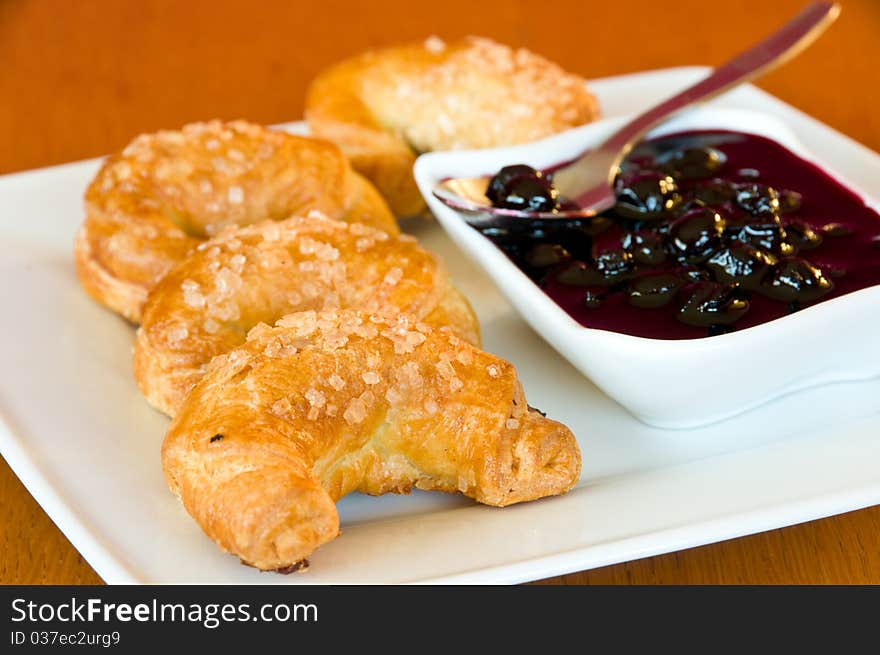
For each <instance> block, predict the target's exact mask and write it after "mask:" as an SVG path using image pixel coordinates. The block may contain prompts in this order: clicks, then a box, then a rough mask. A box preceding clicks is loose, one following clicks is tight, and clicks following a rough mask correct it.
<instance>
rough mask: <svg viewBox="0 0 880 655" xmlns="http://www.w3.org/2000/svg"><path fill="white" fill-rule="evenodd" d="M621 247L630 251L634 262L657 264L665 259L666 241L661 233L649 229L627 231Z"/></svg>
mask: <svg viewBox="0 0 880 655" xmlns="http://www.w3.org/2000/svg"><path fill="white" fill-rule="evenodd" d="M622 245H623V249H624V250H626V251H627V252H630V253H632V256H633V260H634V261H635V263H636V264H642V265H645V266H657V265H658V264H662V263H663V262H664V261H665V260H666V243H665V239H664V238H663V236H662V235H660V234H658V233H656V232H652V231H650V230H639V231H635V232H627V233H626V234H625V235H624V236H623V240H622Z"/></svg>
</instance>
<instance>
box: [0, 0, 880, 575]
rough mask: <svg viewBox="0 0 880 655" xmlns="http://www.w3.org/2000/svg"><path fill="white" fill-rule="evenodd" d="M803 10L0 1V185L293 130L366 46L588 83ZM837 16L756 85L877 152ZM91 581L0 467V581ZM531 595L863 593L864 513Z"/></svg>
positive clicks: (747, 0)
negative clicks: (466, 56)
mask: <svg viewBox="0 0 880 655" xmlns="http://www.w3.org/2000/svg"><path fill="white" fill-rule="evenodd" d="M803 4H805V0H774V1H773V2H768V1H767V0H738V1H737V0H730V1H728V2H723V1H721V0H715V1H714V2H706V1H705V0H675V1H672V0H670V1H668V2H662V1H658V0H628V1H627V2H609V1H608V0H603V1H602V2H592V1H585V0H556V1H555V2H553V3H542V2H536V1H535V0H528V1H522V0H477V1H474V0H446V1H444V2H433V3H420V2H415V1H413V0H373V1H372V2H369V3H365V2H340V1H339V0H322V1H321V2H289V1H287V2H286V1H282V0H278V1H273V2H269V1H263V2H260V1H255V0H251V1H249V2H244V1H242V2H232V1H226V0H212V1H186V2H183V1H180V0H138V1H137V2H125V1H123V0H102V1H92V0H76V1H73V0H57V1H53V0H21V1H19V0H0V173H8V172H12V171H18V170H24V169H28V168H34V167H38V166H47V165H50V164H56V163H61V162H66V161H71V160H75V159H82V158H85V157H93V156H96V155H101V154H104V153H107V152H110V151H112V150H114V149H118V148H120V147H121V146H123V145H124V144H125V143H126V142H128V141H129V140H130V139H131V138H132V136H134V135H135V134H137V133H140V132H144V131H151V130H155V129H157V128H162V127H174V126H178V125H180V124H182V123H184V122H186V121H190V120H200V119H207V118H213V117H219V118H229V119H231V118H238V117H243V118H248V119H251V120H254V121H259V122H266V123H273V122H281V121H287V120H294V119H298V118H299V117H300V116H301V115H302V101H303V91H304V88H305V85H306V83H307V82H308V80H309V79H310V78H311V77H312V76H313V75H314V74H315V73H316V72H317V71H318V70H320V69H321V68H323V67H324V66H327V65H328V64H330V63H332V62H334V61H335V60H337V59H339V58H342V57H345V56H346V55H349V54H352V53H356V52H358V51H360V50H363V49H365V48H368V47H372V46H379V45H383V44H390V43H395V42H399V41H407V40H413V39H422V38H424V37H425V36H427V35H430V34H438V35H440V36H443V37H448V38H452V37H455V36H459V35H463V34H482V35H486V36H490V37H493V38H495V39H498V40H500V41H504V42H507V43H510V44H516V45H524V46H527V47H529V48H531V49H532V50H535V51H536V52H539V53H541V54H544V55H546V56H547V57H549V58H551V59H553V60H555V61H557V62H558V63H560V64H562V65H563V66H564V67H566V68H568V69H570V70H573V71H576V72H578V73H581V74H583V75H584V76H586V77H600V76H604V75H614V74H618V73H626V72H632V71H638V70H646V69H653V68H663V67H667V66H678V65H688V64H716V63H719V62H721V61H723V60H724V59H725V58H727V57H728V56H730V55H731V54H733V53H734V52H736V51H737V50H739V49H741V48H742V47H744V46H745V45H747V44H749V43H751V42H752V41H754V40H755V39H756V38H757V37H759V36H762V35H763V34H765V33H767V32H769V31H770V30H772V29H774V28H775V27H776V26H777V25H779V24H780V23H781V22H783V21H784V20H785V18H786V17H787V16H789V15H791V14H792V13H794V12H795V11H797V10H798V9H799V8H800V7H801V6H802V5H803ZM842 5H843V13H842V16H841V18H840V19H839V20H838V22H837V24H836V25H834V26H833V27H832V28H831V30H830V31H829V32H828V33H827V34H826V35H825V36H823V37H822V38H821V39H820V40H819V41H818V42H817V43H816V44H815V45H814V46H813V47H812V48H810V50H808V51H807V52H805V53H804V54H802V55H801V56H800V57H799V58H798V59H796V60H795V61H793V62H791V63H789V64H787V65H786V66H785V67H784V68H782V69H780V70H778V71H776V72H774V73H771V74H769V75H767V76H766V77H765V78H764V79H763V80H761V82H760V83H759V86H762V87H763V88H765V89H767V90H768V91H770V92H771V93H774V94H776V95H777V96H779V97H781V98H782V99H784V100H786V101H787V102H789V103H791V104H793V105H795V106H796V107H799V108H800V109H802V110H803V111H805V112H807V113H809V114H812V115H813V116H815V117H817V118H818V119H820V120H822V121H824V122H826V123H828V124H829V125H831V126H833V127H835V128H836V129H838V130H840V131H842V132H844V133H846V134H848V135H849V136H851V137H852V138H854V139H856V140H858V141H861V142H862V143H864V144H865V145H867V146H868V147H870V148H872V149H874V150H880V111H878V109H877V105H878V102H880V0H843V2H842ZM551 7H552V9H551ZM621 511H625V508H622V509H621ZM145 547H148V544H145ZM100 581H101V580H100V578H99V577H98V576H97V574H96V573H95V572H94V571H93V570H92V569H91V567H89V565H88V563H87V562H85V561H84V560H83V558H82V557H81V556H80V555H79V554H78V553H77V552H76V550H75V549H74V548H73V547H72V546H71V545H70V543H69V542H68V541H67V540H66V539H65V537H64V536H63V535H62V534H61V532H60V531H59V530H58V529H57V528H56V527H55V526H54V524H53V523H52V522H51V520H50V519H49V518H48V517H47V516H46V514H45V513H44V512H43V510H42V509H41V508H40V507H39V505H37V503H36V502H35V501H34V500H33V498H31V496H30V495H29V494H28V492H27V491H26V489H25V488H24V487H23V486H22V484H21V483H20V482H19V481H18V479H17V478H16V477H15V475H14V474H13V473H12V471H11V470H10V469H9V467H8V466H7V465H6V463H5V462H0V583H53V584H80V583H99V582H100ZM546 582H551V583H557V584H579V583H611V584H617V583H623V584H630V583H641V584H651V583H661V584H688V583H696V584H700V583H750V584H760V583H874V584H877V583H880V507H874V508H871V509H866V510H862V511H859V512H852V513H849V514H845V515H842V516H838V517H833V518H829V519H825V520H822V521H815V522H812V523H807V524H803V525H799V526H794V527H790V528H786V529H782V530H774V531H771V532H767V533H763V534H759V535H754V536H750V537H745V538H741V539H736V540H732V541H728V542H724V543H720V544H714V545H710V546H705V547H702V548H696V549H692V550H688V551H683V552H679V553H673V554H670V555H665V556H660V557H652V558H648V559H643V560H639V561H636V562H629V563H625V564H620V565H616V566H610V567H606V568H603V569H597V570H593V571H587V572H582V573H574V574H571V575H566V576H562V577H558V578H554V579H552V580H549V581H546Z"/></svg>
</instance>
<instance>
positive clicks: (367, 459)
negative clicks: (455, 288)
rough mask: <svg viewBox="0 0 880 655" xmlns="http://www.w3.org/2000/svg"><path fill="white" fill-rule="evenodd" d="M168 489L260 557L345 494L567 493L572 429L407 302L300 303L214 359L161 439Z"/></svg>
mask: <svg viewBox="0 0 880 655" xmlns="http://www.w3.org/2000/svg"><path fill="white" fill-rule="evenodd" d="M162 463H163V467H164V470H165V474H166V477H167V480H168V483H169V485H170V487H171V489H172V490H173V491H174V492H175V493H176V494H177V495H178V496H179V497H180V499H181V500H182V501H183V504H184V506H185V508H186V510H187V511H188V512H189V513H190V514H191V515H192V516H193V518H195V519H196V521H197V522H198V523H199V525H200V526H201V527H202V529H203V530H204V531H205V532H206V533H207V534H208V536H210V537H211V538H212V539H214V540H215V541H216V542H217V543H218V544H219V545H220V547H221V548H222V549H224V550H225V551H228V552H231V553H234V554H236V555H238V557H240V558H241V559H242V560H243V561H244V562H246V563H249V564H252V565H253V566H256V567H259V568H261V569H283V568H286V567H291V566H292V565H295V564H297V563H298V562H301V561H302V560H303V559H304V558H306V557H308V556H309V555H310V554H311V553H312V552H313V551H314V550H315V549H316V548H317V547H318V546H320V545H321V544H323V543H326V542H327V541H329V540H331V539H333V538H334V537H336V535H337V534H338V532H339V519H338V515H337V512H336V507H335V504H334V503H335V502H336V501H337V500H338V499H339V498H341V497H342V496H344V495H345V494H347V493H350V492H352V491H360V492H364V493H368V494H382V493H387V492H394V493H406V492H408V491H409V490H410V489H411V488H413V487H415V488H418V489H427V490H439V491H448V492H455V491H460V492H461V493H463V494H465V495H467V496H470V497H471V498H475V499H476V500H478V501H479V502H481V503H486V504H489V505H497V506H504V505H510V504H511V503H517V502H521V501H527V500H533V499H536V498H540V497H543V496H548V495H554V494H561V493H564V492H566V491H568V490H569V489H570V488H571V487H572V486H573V485H574V484H575V482H576V481H577V479H578V476H579V472H580V452H579V450H578V446H577V443H576V441H575V439H574V436H573V435H572V433H571V431H570V430H568V428H566V427H565V426H563V425H561V424H560V423H557V422H555V421H552V420H549V419H547V418H544V416H543V415H542V414H541V413H540V412H538V411H536V410H533V409H532V408H530V407H529V406H528V405H527V404H526V400H525V398H524V397H523V392H522V387H521V386H520V384H519V381H518V380H517V376H516V372H515V370H514V368H513V366H512V365H511V364H509V363H507V362H506V361H504V360H501V359H499V358H497V357H495V356H493V355H490V354H488V353H485V352H482V351H480V350H478V349H476V348H474V347H473V346H471V345H469V344H467V343H465V342H464V341H463V340H461V339H459V338H458V337H456V336H455V335H453V334H451V333H450V332H448V331H446V330H438V329H434V328H431V327H430V326H428V325H425V324H423V323H419V322H416V321H415V320H414V319H413V318H411V317H407V316H406V315H398V316H396V317H382V316H378V315H375V314H373V315H371V314H368V313H362V312H355V311H350V310H336V311H326V312H318V313H316V312H301V313H297V314H291V315H289V316H287V317H285V318H284V319H282V320H280V321H278V323H277V327H274V328H270V327H268V326H266V325H260V326H258V327H256V328H254V329H253V330H251V332H250V334H249V335H248V340H247V342H246V343H245V344H244V345H242V346H240V347H239V348H236V349H234V350H232V351H230V352H229V353H227V354H225V355H220V356H218V357H216V358H215V359H214V360H213V361H212V362H211V364H210V366H209V367H208V372H207V373H206V375H205V376H204V377H203V378H202V379H201V381H200V382H199V383H198V384H197V385H196V386H195V387H194V388H193V390H192V392H191V393H190V394H189V396H188V397H187V399H186V401H185V402H184V404H183V407H182V408H181V410H180V412H179V413H178V415H177V417H176V418H175V419H174V421H173V422H172V424H171V427H170V429H169V431H168V434H167V435H166V437H165V442H164V444H163V447H162Z"/></svg>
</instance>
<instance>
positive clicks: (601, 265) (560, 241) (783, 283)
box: [479, 131, 880, 339]
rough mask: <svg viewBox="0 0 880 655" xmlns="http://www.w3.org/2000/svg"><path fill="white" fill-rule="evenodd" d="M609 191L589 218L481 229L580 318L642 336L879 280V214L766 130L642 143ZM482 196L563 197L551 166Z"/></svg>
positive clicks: (676, 332) (511, 174)
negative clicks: (607, 205)
mask: <svg viewBox="0 0 880 655" xmlns="http://www.w3.org/2000/svg"><path fill="white" fill-rule="evenodd" d="M551 170H552V169H551ZM615 193H616V196H617V204H616V205H615V207H614V208H613V209H612V210H610V211H608V212H605V213H604V214H602V215H601V216H598V217H596V218H594V219H588V220H559V221H523V222H522V223H520V224H518V225H517V226H516V227H513V228H511V227H508V226H505V227H498V226H493V227H482V228H479V229H480V231H481V232H482V233H483V234H484V235H485V236H486V237H488V238H489V239H491V240H492V241H493V242H494V243H495V244H496V245H497V246H498V247H499V248H501V249H502V250H503V251H504V252H505V253H506V254H507V255H508V256H509V257H510V258H511V259H512V260H513V261H514V262H515V263H516V264H517V266H518V267H519V268H520V269H522V270H523V271H524V272H525V273H526V274H527V275H528V276H529V277H531V278H532V279H533V280H534V281H535V283H536V284H538V285H539V286H540V287H541V288H542V289H543V290H544V292H545V293H547V294H548V295H549V296H550V297H551V298H553V300H555V301H556V303H557V304H559V305H560V306H561V307H562V308H563V309H564V310H565V311H567V312H568V313H569V314H570V315H571V316H572V317H573V318H574V319H575V320H577V321H578V322H579V323H581V324H582V325H585V326H588V327H591V328H598V329H603V330H611V331H614V332H622V333H624V334H631V335H635V336H640V337H650V338H655V339H693V338H698V337H706V336H713V335H718V334H725V333H728V332H731V331H733V330H741V329H744V328H748V327H751V326H754V325H758V324H760V323H766V322H767V321H772V320H774V319H776V318H779V317H781V316H785V315H786V314H790V313H791V312H794V311H798V310H799V309H802V308H803V307H807V306H809V305H812V304H815V303H817V302H821V301H823V300H828V299H829V298H835V297H837V296H841V295H843V294H846V293H850V292H852V291H857V290H858V289H863V288H865V287H869V286H873V285H876V284H880V215H878V214H877V212H875V211H874V210H872V209H870V208H868V207H866V206H865V204H864V202H863V201H862V199H861V198H859V197H858V196H857V195H856V194H855V193H853V192H852V191H850V190H849V189H847V188H845V187H844V186H842V185H840V184H839V183H838V182H837V181H835V180H834V179H833V178H831V177H830V176H829V175H828V174H827V173H825V172H823V171H822V170H821V169H819V168H817V167H816V166H814V165H813V164H811V163H809V162H807V161H804V160H803V159H801V158H799V157H797V156H796V155H794V154H793V153H791V152H790V151H788V150H786V149H785V148H784V147H782V146H781V145H779V144H778V143H776V142H775V141H772V140H770V139H766V138H764V137H760V136H756V135H750V134H742V133H738V132H727V131H699V132H684V133H680V134H673V135H669V136H664V137H660V138H657V139H652V140H649V141H646V142H645V143H643V144H642V145H640V146H639V147H638V148H636V149H635V150H633V152H632V153H630V155H629V156H628V157H627V159H626V161H625V162H624V164H623V165H622V166H621V171H620V174H619V175H618V177H617V180H616V182H615ZM488 195H489V196H490V200H492V202H493V203H494V204H495V205H496V206H503V207H514V208H522V209H532V208H535V209H540V210H541V211H552V210H554V209H559V208H562V207H565V199H564V198H560V197H559V196H558V194H557V192H556V190H555V189H554V188H553V186H552V173H548V172H542V171H536V170H534V169H532V168H530V167H528V166H523V165H516V166H508V167H505V168H504V169H502V170H501V171H500V172H499V173H498V175H496V176H495V178H493V180H492V183H491V185H490V191H489V194H488Z"/></svg>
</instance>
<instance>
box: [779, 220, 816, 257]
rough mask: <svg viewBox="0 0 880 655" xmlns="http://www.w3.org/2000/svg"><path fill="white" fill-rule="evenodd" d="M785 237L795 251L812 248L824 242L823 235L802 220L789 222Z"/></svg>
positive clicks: (786, 226)
mask: <svg viewBox="0 0 880 655" xmlns="http://www.w3.org/2000/svg"><path fill="white" fill-rule="evenodd" d="M785 238H786V241H788V243H790V244H791V245H792V248H793V249H794V251H795V252H799V251H801V250H812V249H813V248H816V247H818V246H819V245H821V244H822V235H821V234H819V233H818V232H816V231H815V230H814V229H813V228H812V227H810V226H809V225H807V224H806V223H804V222H802V221H794V222H792V223H787V224H786V225H785Z"/></svg>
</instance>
